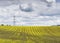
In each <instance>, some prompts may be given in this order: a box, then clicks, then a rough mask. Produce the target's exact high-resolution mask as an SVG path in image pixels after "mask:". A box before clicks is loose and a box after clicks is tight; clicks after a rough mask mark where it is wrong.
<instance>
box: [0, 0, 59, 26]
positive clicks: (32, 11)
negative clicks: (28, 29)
mask: <svg viewBox="0 0 60 43" xmlns="http://www.w3.org/2000/svg"><path fill="white" fill-rule="evenodd" d="M14 15H15V16H16V17H15V19H16V20H15V21H16V23H15V24H16V25H40V26H41V25H43V26H46V25H60V0H0V24H9V25H13V16H14Z"/></svg>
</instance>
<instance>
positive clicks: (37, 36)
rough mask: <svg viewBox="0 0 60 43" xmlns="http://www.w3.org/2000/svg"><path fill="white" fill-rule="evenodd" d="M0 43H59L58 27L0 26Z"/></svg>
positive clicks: (59, 27)
mask: <svg viewBox="0 0 60 43" xmlns="http://www.w3.org/2000/svg"><path fill="white" fill-rule="evenodd" d="M0 43H60V26H0Z"/></svg>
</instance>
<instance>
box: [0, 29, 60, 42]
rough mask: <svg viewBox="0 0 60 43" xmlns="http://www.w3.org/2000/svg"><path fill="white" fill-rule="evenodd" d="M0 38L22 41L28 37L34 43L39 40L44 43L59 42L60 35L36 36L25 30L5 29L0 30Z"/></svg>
mask: <svg viewBox="0 0 60 43" xmlns="http://www.w3.org/2000/svg"><path fill="white" fill-rule="evenodd" d="M49 32H50V31H49ZM49 32H48V33H49ZM49 34H50V33H49ZM0 39H11V40H22V41H27V40H29V39H30V40H32V41H33V42H35V43H40V42H41V41H43V42H45V43H60V36H48V35H43V36H36V35H30V34H27V33H25V32H16V31H5V30H0Z"/></svg>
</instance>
